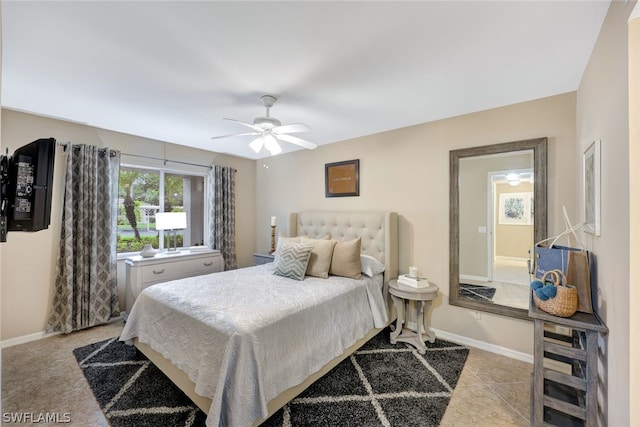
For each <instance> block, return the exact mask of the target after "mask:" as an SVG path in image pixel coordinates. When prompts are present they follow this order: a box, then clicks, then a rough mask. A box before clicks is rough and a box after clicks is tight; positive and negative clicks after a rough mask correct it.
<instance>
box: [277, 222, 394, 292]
mask: <svg viewBox="0 0 640 427" xmlns="http://www.w3.org/2000/svg"><path fill="white" fill-rule="evenodd" d="M327 235H331V238H332V239H334V240H338V241H347V240H352V239H355V238H358V237H362V247H361V253H363V254H366V255H371V256H373V257H375V258H377V259H378V260H379V261H380V262H382V263H383V264H384V267H385V272H384V282H385V285H386V284H387V283H388V282H389V280H391V279H395V278H396V277H398V214H397V213H395V212H321V211H320V212H297V213H291V214H289V236H309V237H314V238H318V237H324V236H327Z"/></svg>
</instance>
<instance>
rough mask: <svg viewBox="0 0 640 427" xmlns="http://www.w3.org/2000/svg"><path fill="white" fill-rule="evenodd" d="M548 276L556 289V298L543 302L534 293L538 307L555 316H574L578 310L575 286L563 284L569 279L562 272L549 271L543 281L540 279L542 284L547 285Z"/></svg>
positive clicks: (534, 299)
mask: <svg viewBox="0 0 640 427" xmlns="http://www.w3.org/2000/svg"><path fill="white" fill-rule="evenodd" d="M548 276H549V278H550V280H549V281H550V282H551V283H553V286H555V287H556V296H555V297H553V298H549V299H548V300H546V301H542V300H541V299H540V298H538V296H537V295H536V292H535V291H532V292H533V301H534V302H535V303H536V307H538V308H539V309H540V310H542V311H546V312H547V313H549V314H553V315H554V316H559V317H571V316H573V315H574V314H575V312H576V310H577V309H578V290H577V289H576V288H575V286H571V285H567V284H563V283H562V282H563V281H564V282H566V280H567V279H566V277H565V275H564V273H563V272H562V271H560V270H551V271H547V272H546V273H545V274H544V276H542V279H540V280H541V281H542V283H547V277H548Z"/></svg>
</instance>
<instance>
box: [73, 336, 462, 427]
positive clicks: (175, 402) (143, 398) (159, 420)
mask: <svg viewBox="0 0 640 427" xmlns="http://www.w3.org/2000/svg"><path fill="white" fill-rule="evenodd" d="M389 332H390V330H389V329H388V328H387V329H386V330H384V331H382V332H381V333H379V334H378V335H376V336H375V337H374V338H372V339H371V340H370V341H369V342H368V343H366V344H365V345H364V346H363V347H361V348H360V350H358V351H357V352H356V353H354V354H353V355H351V356H350V357H348V358H347V359H345V360H344V361H343V362H342V363H340V364H339V365H338V366H336V367H335V368H334V369H332V370H331V371H330V372H329V373H328V374H327V375H325V376H324V377H322V378H320V379H319V380H318V381H316V382H315V383H314V384H312V385H311V387H309V388H308V389H307V390H305V391H304V392H303V393H302V394H300V395H299V396H298V397H297V398H296V399H294V400H293V401H291V402H289V403H288V404H287V405H286V406H285V407H284V408H282V409H281V410H279V411H278V412H276V413H275V414H274V415H273V416H272V417H271V418H269V419H268V420H266V421H265V422H264V423H263V426H266V427H275V426H336V425H340V426H437V425H438V424H439V423H440V420H441V419H442V416H443V414H444V411H445V409H446V407H447V405H448V403H449V399H450V397H451V394H452V392H453V390H454V388H455V386H456V384H457V382H458V378H459V377H460V373H461V372H462V368H463V367H464V363H465V361H466V359H467V355H468V353H469V350H468V349H467V348H465V347H463V346H460V345H458V344H454V343H450V342H447V341H443V340H439V339H436V341H435V343H433V344H432V343H427V347H428V350H427V351H426V354H424V355H421V354H419V353H418V352H417V351H415V350H414V349H413V348H409V347H408V346H407V345H405V344H400V343H399V344H395V345H392V344H390V343H389ZM73 353H74V355H75V357H76V359H77V360H78V364H79V365H80V367H81V369H82V371H83V373H84V375H85V377H86V379H87V381H88V383H89V385H90V386H91V389H92V390H93V393H94V395H95V396H96V399H97V401H98V403H99V404H100V407H101V408H102V410H103V412H104V414H105V417H106V418H107V419H108V420H109V423H110V424H111V425H112V426H113V427H129V426H136V427H137V426H159V425H162V426H177V425H182V426H204V420H205V418H206V416H205V414H204V413H203V412H202V411H200V410H199V409H198V408H197V407H196V406H195V405H194V404H193V403H192V402H191V401H190V400H189V398H188V397H186V396H185V395H184V394H183V393H182V391H180V390H179V389H178V388H177V387H176V386H174V385H173V383H171V381H170V380H169V379H168V378H166V377H165V376H164V374H162V372H160V371H159V370H158V369H157V368H156V367H155V366H154V365H153V364H152V363H151V362H149V361H148V360H147V359H146V357H145V356H144V355H142V354H141V353H140V352H139V351H138V350H137V349H136V348H135V347H132V346H127V345H125V344H123V343H122V342H120V341H118V339H117V338H113V339H111V340H106V341H101V342H98V343H95V344H91V345H88V346H85V347H80V348H77V349H75V350H74V351H73Z"/></svg>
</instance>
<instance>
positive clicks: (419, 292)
mask: <svg viewBox="0 0 640 427" xmlns="http://www.w3.org/2000/svg"><path fill="white" fill-rule="evenodd" d="M389 293H390V294H391V298H392V299H393V305H394V306H395V307H396V311H397V312H398V320H397V321H396V329H395V331H393V332H391V336H390V340H391V344H395V343H396V342H398V341H401V342H405V343H408V344H411V345H413V346H414V347H415V348H416V349H417V350H418V353H420V354H424V353H425V351H426V350H427V346H426V345H424V342H425V341H429V342H434V341H435V340H436V336H435V334H434V333H433V331H432V330H431V328H429V317H428V312H429V308H430V307H431V301H433V299H434V298H435V297H436V296H437V295H438V286H437V285H435V284H433V283H431V282H429V286H428V287H425V288H413V287H411V286H406V285H402V284H400V283H398V281H397V280H395V279H394V280H390V281H389ZM410 301H416V303H415V304H416V313H415V315H416V317H415V319H416V329H417V330H416V331H415V332H414V331H412V330H411V329H409V328H407V323H408V321H409V315H408V314H409V313H407V312H408V307H409V303H410Z"/></svg>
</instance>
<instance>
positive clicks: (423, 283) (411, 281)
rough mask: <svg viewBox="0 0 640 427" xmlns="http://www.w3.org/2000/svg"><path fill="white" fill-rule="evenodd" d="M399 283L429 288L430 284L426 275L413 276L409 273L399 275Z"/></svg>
mask: <svg viewBox="0 0 640 427" xmlns="http://www.w3.org/2000/svg"><path fill="white" fill-rule="evenodd" d="M398 283H399V284H401V285H406V286H411V287H412V288H428V287H429V286H430V285H429V280H428V279H427V278H426V277H411V276H409V275H408V274H401V275H400V276H398Z"/></svg>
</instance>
